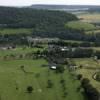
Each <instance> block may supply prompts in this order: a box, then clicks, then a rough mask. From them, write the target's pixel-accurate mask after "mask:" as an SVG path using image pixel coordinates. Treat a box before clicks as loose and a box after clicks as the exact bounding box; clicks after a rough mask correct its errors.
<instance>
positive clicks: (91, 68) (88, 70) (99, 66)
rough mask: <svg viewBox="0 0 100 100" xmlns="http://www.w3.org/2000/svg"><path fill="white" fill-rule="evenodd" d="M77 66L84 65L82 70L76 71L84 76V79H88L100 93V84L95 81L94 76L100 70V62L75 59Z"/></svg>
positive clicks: (89, 59)
mask: <svg viewBox="0 0 100 100" xmlns="http://www.w3.org/2000/svg"><path fill="white" fill-rule="evenodd" d="M73 61H74V62H75V63H76V65H78V66H80V65H82V66H83V68H82V69H78V70H76V73H77V74H82V75H83V77H84V78H88V79H89V80H90V83H91V84H92V85H93V86H94V87H95V88H96V89H97V90H98V91H100V82H98V81H96V80H94V79H93V75H94V74H95V73H96V72H97V70H100V60H98V62H96V61H94V60H93V58H82V59H80V58H79V59H76V58H75V59H73Z"/></svg>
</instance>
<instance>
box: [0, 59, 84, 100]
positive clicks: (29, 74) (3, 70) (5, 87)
mask: <svg viewBox="0 0 100 100" xmlns="http://www.w3.org/2000/svg"><path fill="white" fill-rule="evenodd" d="M44 64H45V65H47V64H48V63H47V62H46V61H45V60H44V59H38V60H12V61H9V60H8V61H0V99H1V100H33V99H34V100H73V99H74V100H84V98H83V95H82V94H81V93H80V92H79V91H77V88H78V87H79V86H80V82H79V81H78V80H75V79H74V78H73V76H72V75H71V74H70V73H69V72H68V70H66V71H65V72H64V73H63V74H56V73H55V72H54V71H52V70H50V69H48V67H43V66H42V65H44ZM20 66H24V70H25V71H26V72H24V71H23V70H22V69H21V67H20ZM62 78H63V79H64V80H65V82H66V92H67V94H66V97H65V98H64V97H63V89H62V85H61V83H60V80H61V79H62ZM48 80H51V81H52V83H53V87H52V88H47V81H48ZM28 86H32V87H33V92H32V93H28V92H27V90H26V89H27V87H28Z"/></svg>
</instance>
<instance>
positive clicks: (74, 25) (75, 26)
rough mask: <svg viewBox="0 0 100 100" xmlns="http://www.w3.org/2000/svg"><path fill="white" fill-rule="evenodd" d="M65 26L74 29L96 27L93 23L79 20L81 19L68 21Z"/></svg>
mask: <svg viewBox="0 0 100 100" xmlns="http://www.w3.org/2000/svg"><path fill="white" fill-rule="evenodd" d="M66 27H69V28H72V29H76V30H82V29H84V30H85V31H88V30H94V29H96V27H95V26H94V25H93V24H90V23H86V22H81V21H72V22H69V23H67V24H66Z"/></svg>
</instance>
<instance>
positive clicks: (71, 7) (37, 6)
mask: <svg viewBox="0 0 100 100" xmlns="http://www.w3.org/2000/svg"><path fill="white" fill-rule="evenodd" d="M30 8H35V9H48V10H66V11H71V10H89V9H93V8H96V9H98V8H100V6H98V5H97V6H96V5H46V4H35V5H31V6H30Z"/></svg>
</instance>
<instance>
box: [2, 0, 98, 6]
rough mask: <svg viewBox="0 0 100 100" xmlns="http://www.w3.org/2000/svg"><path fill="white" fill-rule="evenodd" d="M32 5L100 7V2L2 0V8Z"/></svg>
mask: <svg viewBox="0 0 100 100" xmlns="http://www.w3.org/2000/svg"><path fill="white" fill-rule="evenodd" d="M32 4H63V5H100V0H0V6H29V5H32Z"/></svg>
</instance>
